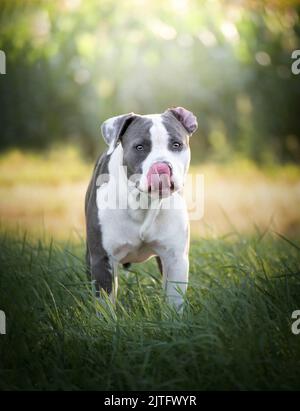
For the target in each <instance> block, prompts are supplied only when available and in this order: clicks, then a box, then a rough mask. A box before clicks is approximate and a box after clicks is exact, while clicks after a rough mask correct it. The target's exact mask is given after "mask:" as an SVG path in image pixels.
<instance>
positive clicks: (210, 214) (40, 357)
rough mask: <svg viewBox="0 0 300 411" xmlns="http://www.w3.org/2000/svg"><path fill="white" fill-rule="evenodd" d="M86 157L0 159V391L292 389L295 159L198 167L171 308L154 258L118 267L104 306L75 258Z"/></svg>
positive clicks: (80, 257)
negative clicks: (184, 272)
mask: <svg viewBox="0 0 300 411" xmlns="http://www.w3.org/2000/svg"><path fill="white" fill-rule="evenodd" d="M91 168H92V164H91V163H89V162H87V161H84V160H82V159H81V158H80V156H79V154H78V153H77V152H76V151H74V150H73V149H65V151H63V150H62V149H60V150H54V151H51V152H49V153H48V154H43V155H37V154H34V153H27V154H26V153H23V152H20V151H12V152H9V153H6V154H3V155H2V156H1V159H0V171H1V173H0V176H1V177H0V191H1V232H0V272H1V275H0V309H1V310H3V311H5V313H6V317H7V334H6V335H5V336H3V335H1V336H0V389H4V390H7V389H22V390H29V389H33V390H41V389H46V390H53V389H59V390H74V389H87V390H91V389H98V390H113V389H114V390H183V389H187V390H215V389H217V390H232V389H234V390H273V389H281V390H284V389H287V390H298V389H299V388H300V383H299V381H300V367H299V363H300V350H299V342H300V336H296V335H294V334H293V333H292V332H291V325H292V319H291V315H292V312H293V311H294V310H297V309H299V308H300V277H299V275H300V272H299V262H300V258H299V257H300V256H299V253H300V242H299V238H300V237H299V226H300V217H299V210H298V205H299V169H298V168H297V167H296V166H280V167H279V166H278V167H275V166H273V167H268V168H267V167H265V168H264V169H261V168H259V167H257V166H255V165H254V164H252V163H250V162H246V161H239V162H236V163H235V162H232V163H231V164H230V165H226V164H225V165H222V166H221V165H216V164H203V165H198V166H192V168H191V170H192V172H195V170H199V168H200V169H201V170H202V171H204V175H205V178H206V186H205V213H204V218H203V221H202V220H201V221H198V222H193V223H192V242H191V251H190V285H189V289H188V293H187V297H186V305H185V310H184V313H183V315H182V316H180V315H178V314H177V313H176V312H174V311H173V310H172V309H171V308H170V307H168V306H167V305H166V303H165V300H164V294H163V292H162V289H161V278H160V275H159V272H158V269H157V267H156V265H155V263H154V261H149V262H147V263H146V264H143V265H133V266H132V268H131V270H130V272H129V274H128V276H127V277H126V276H125V275H124V272H123V271H122V272H121V279H120V288H119V297H118V302H117V305H116V307H114V306H112V305H111V304H110V303H109V302H108V301H105V298H104V302H103V304H102V305H100V304H99V303H97V302H95V300H94V298H93V291H92V287H91V283H90V282H89V281H88V280H87V278H86V274H85V264H84V251H85V245H84V219H83V211H82V209H83V197H84V191H85V187H86V184H87V181H88V178H89V173H90V171H91Z"/></svg>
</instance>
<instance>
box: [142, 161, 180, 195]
mask: <svg viewBox="0 0 300 411" xmlns="http://www.w3.org/2000/svg"><path fill="white" fill-rule="evenodd" d="M147 182H148V192H149V193H158V194H160V195H163V196H167V195H170V194H171V192H172V191H173V190H174V183H173V181H172V167H171V165H170V164H169V163H166V162H157V163H154V164H152V166H151V167H150V168H149V171H148V174H147Z"/></svg>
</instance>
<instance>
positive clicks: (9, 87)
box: [0, 0, 300, 162]
mask: <svg viewBox="0 0 300 411" xmlns="http://www.w3.org/2000/svg"><path fill="white" fill-rule="evenodd" d="M299 37H300V23H299V6H297V1H292V0H290V1H288V0H286V1H284V2H282V1H276V0H269V1H263V2H262V1H254V0H253V1H248V2H247V1H245V2H240V3H237V2H234V1H232V2H228V1H226V2H225V1H222V0H214V1H209V0H204V1H200V0H198V1H197V0H166V1H164V2H161V1H160V0H152V1H151V2H150V1H146V0H129V1H126V2H125V1H124V2H115V1H113V0H101V1H99V0H89V1H88V2H83V1H81V0H61V1H58V0H55V1H50V0H46V1H42V0H27V1H26V0H24V1H17V0H1V2H0V49H1V50H4V51H5V53H6V56H7V74H5V75H0V106H1V114H0V115H1V122H0V124H1V132H0V139H1V140H0V144H1V148H2V149H4V148H7V147H10V146H20V147H24V148H28V147H38V148H43V147H46V146H48V145H49V144H52V143H53V142H54V141H71V142H74V143H79V144H81V145H82V146H83V147H84V149H85V151H86V153H88V154H90V155H93V156H94V152H95V151H97V152H98V151H99V148H98V146H99V142H100V141H101V139H100V136H99V134H100V123H101V122H102V121H103V120H104V119H106V118H107V117H109V116H112V115H116V114H119V113H123V112H129V111H136V112H139V113H151V112H159V111H161V110H164V109H165V108H167V107H169V106H172V105H183V106H186V107H187V108H189V109H191V110H193V111H194V112H195V113H196V114H197V116H198V118H199V126H200V127H199V132H198V138H197V136H195V137H194V138H193V143H192V144H193V158H194V160H195V161H198V160H201V159H205V158H213V159H218V160H228V159H230V158H231V157H232V155H234V154H236V153H237V154H241V155H244V156H248V157H250V158H253V159H255V160H256V161H258V162H263V161H273V160H280V161H299V159H300V122H299V114H298V110H299V102H300V75H299V76H295V75H294V74H292V72H291V64H292V59H291V54H292V51H293V50H295V49H297V48H298V49H300V44H299ZM100 144H103V143H100Z"/></svg>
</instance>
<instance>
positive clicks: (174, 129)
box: [162, 111, 189, 151]
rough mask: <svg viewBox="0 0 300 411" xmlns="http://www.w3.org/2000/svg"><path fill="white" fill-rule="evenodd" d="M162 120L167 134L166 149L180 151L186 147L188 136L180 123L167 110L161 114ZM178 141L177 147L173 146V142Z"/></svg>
mask: <svg viewBox="0 0 300 411" xmlns="http://www.w3.org/2000/svg"><path fill="white" fill-rule="evenodd" d="M162 122H163V125H164V127H165V129H166V130H167V133H168V135H169V139H168V149H169V150H170V151H182V150H184V149H186V148H187V147H188V143H189V136H188V133H187V131H186V129H185V128H184V127H183V126H182V124H181V123H180V122H179V121H178V120H177V119H176V118H175V117H174V116H173V114H172V113H171V112H169V111H166V112H165V113H163V114H162ZM176 142H179V143H180V144H181V146H180V147H179V148H178V149H175V148H174V147H173V143H176Z"/></svg>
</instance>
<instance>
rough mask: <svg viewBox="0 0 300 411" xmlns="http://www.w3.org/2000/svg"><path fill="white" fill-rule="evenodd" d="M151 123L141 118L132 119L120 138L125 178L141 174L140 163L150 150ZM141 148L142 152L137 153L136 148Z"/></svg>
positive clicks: (147, 119)
mask: <svg viewBox="0 0 300 411" xmlns="http://www.w3.org/2000/svg"><path fill="white" fill-rule="evenodd" d="M152 125H153V121H152V120H151V119H149V118H145V117H143V116H138V115H136V117H135V118H134V120H133V121H132V122H131V124H130V126H129V127H128V128H127V129H126V131H125V133H124V134H123V135H122V137H121V144H122V147H123V165H125V166H126V167H127V177H128V178H129V177H130V176H132V175H133V174H140V173H141V172H142V163H143V161H144V160H145V159H146V158H147V156H148V155H149V153H150V152H151V149H152V142H151V134H150V129H151V127H152ZM139 145H141V146H143V150H141V151H138V150H137V149H136V147H137V146H139Z"/></svg>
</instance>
